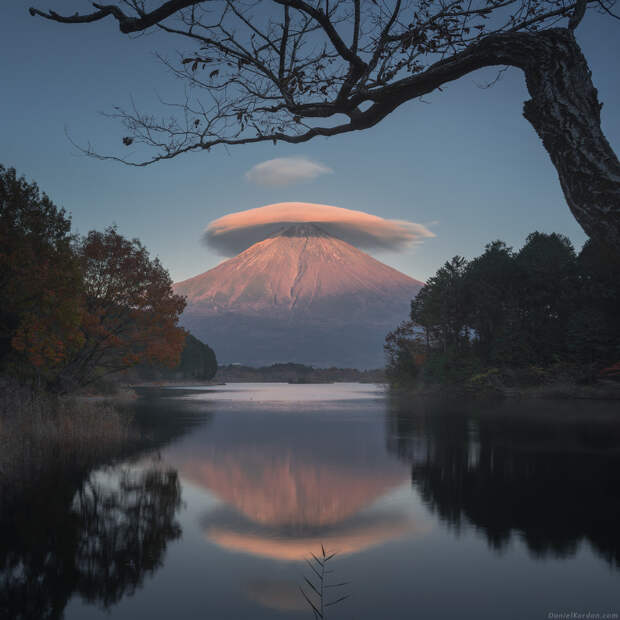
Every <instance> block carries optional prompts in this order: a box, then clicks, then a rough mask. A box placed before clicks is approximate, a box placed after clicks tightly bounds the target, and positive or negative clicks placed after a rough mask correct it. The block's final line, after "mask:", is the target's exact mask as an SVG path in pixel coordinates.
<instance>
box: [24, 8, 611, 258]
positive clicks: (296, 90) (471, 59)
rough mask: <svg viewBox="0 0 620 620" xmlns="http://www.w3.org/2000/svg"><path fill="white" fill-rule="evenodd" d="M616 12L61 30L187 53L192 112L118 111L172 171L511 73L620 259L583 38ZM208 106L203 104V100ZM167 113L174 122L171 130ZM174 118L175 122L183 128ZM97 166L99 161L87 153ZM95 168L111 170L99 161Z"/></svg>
mask: <svg viewBox="0 0 620 620" xmlns="http://www.w3.org/2000/svg"><path fill="white" fill-rule="evenodd" d="M614 4H615V0H574V1H573V0H468V1H467V2H463V0H411V1H401V0H394V1H387V0H372V1H362V0H332V1H331V2H329V1H328V0H324V1H319V0H307V1H304V0H265V1H263V2H251V1H249V2H242V1H240V0H209V1H207V0H167V1H166V2H163V1H162V0H158V1H157V2H148V1H146V0H124V2H122V4H117V5H115V4H109V5H102V4H96V3H94V10H93V11H92V12H90V13H84V14H79V13H76V14H74V15H61V14H59V13H57V12H55V11H42V10H39V9H35V8H31V9H30V13H31V14H32V15H37V16H41V17H44V18H46V19H50V20H53V21H56V22H61V23H68V24H84V23H88V22H94V21H98V20H101V19H106V18H111V19H112V20H114V21H115V22H116V23H117V24H118V26H119V28H120V30H121V32H123V33H126V34H132V33H141V32H144V31H146V30H148V29H150V28H153V29H158V30H160V31H163V32H166V33H168V34H170V35H172V36H175V37H177V38H178V39H179V40H184V41H186V42H187V44H188V48H187V51H186V53H185V54H184V55H183V56H182V58H180V59H179V60H178V61H168V65H169V67H170V69H172V71H173V72H174V73H176V74H177V75H178V76H180V77H181V78H183V79H185V80H186V81H187V82H188V84H189V85H190V86H191V87H192V88H190V89H188V96H187V99H186V101H185V102H183V103H180V104H176V106H173V107H172V108H170V110H168V111H167V112H166V114H165V115H162V118H161V119H160V118H157V117H156V116H154V115H152V114H148V113H143V112H140V111H136V110H134V109H132V110H123V109H117V111H116V113H115V116H117V117H118V118H120V119H121V121H122V122H123V123H124V124H125V126H126V129H127V135H126V136H125V137H124V138H123V142H124V143H125V144H126V145H131V144H139V145H141V146H143V147H145V148H146V149H147V152H149V153H150V154H148V155H146V156H145V157H144V158H143V159H141V160H138V161H134V160H131V161H129V160H128V159H125V158H122V157H118V156H111V157H110V158H111V159H117V160H121V161H125V162H126V163H132V164H134V165H146V164H149V163H152V162H155V161H159V160H163V159H170V158H173V157H176V156H178V155H180V154H183V153H187V152H189V151H208V150H209V149H211V148H213V147H215V146H217V145H221V144H224V145H235V144H248V143H254V142H264V141H273V142H274V143H275V142H277V141H278V140H280V141H283V142H290V143H301V142H305V141H307V140H310V139H312V138H314V137H316V136H334V135H337V134H342V133H346V132H350V131H356V130H363V129H367V128H369V127H372V126H373V125H375V124H377V123H378V122H380V121H381V120H382V119H384V118H385V117H386V116H388V115H389V114H390V113H391V112H392V111H394V110H395V109H396V108H398V107H399V106H401V105H402V104H403V103H405V102H407V101H410V100H412V99H415V98H418V97H422V96H424V95H427V94H428V93H430V92H432V91H435V90H438V89H441V88H442V87H443V86H444V85H445V84H447V83H449V82H451V81H453V80H456V79H458V78H460V77H462V76H464V75H466V74H469V73H471V72H472V71H475V70H477V69H480V68H483V67H506V66H508V67H515V68H517V69H519V70H521V71H522V72H523V73H524V75H525V81H526V85H527V88H528V91H529V94H530V97H531V99H530V100H529V101H527V102H526V103H525V105H524V108H523V114H524V116H525V118H526V119H527V120H528V121H529V122H530V123H531V124H532V126H533V127H534V129H535V130H536V132H537V133H538V135H539V136H540V138H541V140H542V142H543V145H544V147H545V149H546V150H547V152H548V153H549V156H550V158H551V161H552V162H553V164H554V166H555V168H556V170H557V172H558V176H559V180H560V184H561V186H562V189H563V192H564V195H565V197H566V201H567V203H568V206H569V207H570V209H571V211H572V213H573V215H574V216H575V218H576V219H577V220H578V222H579V223H580V224H581V226H582V227H583V229H584V230H585V232H586V233H587V234H588V235H589V236H591V237H594V238H596V239H598V240H599V241H602V242H605V243H607V244H608V245H609V246H611V247H615V248H616V249H618V248H620V161H619V160H618V158H617V156H616V155H615V153H614V152H613V150H612V149H611V147H610V145H609V143H608V142H607V140H606V138H605V136H604V135H603V133H602V130H601V124H600V108H601V104H600V103H599V101H598V97H597V91H596V89H595V87H594V85H593V83H592V80H591V73H590V69H589V67H588V63H587V61H586V59H585V57H584V55H583V54H582V52H581V49H580V47H579V45H578V43H577V41H576V39H575V35H574V32H575V29H576V28H577V27H578V25H579V24H580V23H581V22H582V20H583V19H584V18H586V16H587V15H588V14H589V13H590V12H591V11H594V10H597V11H600V12H603V13H606V14H609V15H610V16H614V17H615V15H614V14H613V12H612V10H613V6H614ZM200 93H204V95H205V96H204V97H200ZM168 112H172V116H170V114H169V113H168ZM175 112H178V114H176V115H175ZM91 154H94V153H92V152H91ZM98 156H101V155H100V154H99V155H98Z"/></svg>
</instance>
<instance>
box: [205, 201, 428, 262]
mask: <svg viewBox="0 0 620 620" xmlns="http://www.w3.org/2000/svg"><path fill="white" fill-rule="evenodd" d="M300 222H311V223H315V224H317V225H319V226H320V227H321V229H322V230H324V231H325V232H327V233H329V234H331V235H333V236H334V237H338V238H340V239H342V240H343V241H346V242H347V243H350V244H351V245H354V246H356V247H358V248H362V249H367V250H393V251H400V250H404V249H406V248H408V247H410V246H412V245H416V244H419V243H422V242H423V241H424V240H425V239H427V238H430V237H434V236H435V234H434V233H433V232H431V231H430V230H429V229H428V228H427V227H426V226H424V225H423V224H416V223H415V222H406V221H403V220H387V219H384V218H382V217H378V216H376V215H371V214H370V213H364V212H363V211H353V210H352V209H343V208H342V207H331V206H329V205H321V204H312V203H306V202H281V203H278V204H273V205H267V206H266V207H259V208H257V209H249V210H247V211H239V212H238V213H230V214H229V215H225V216H223V217H220V218H218V219H217V220H214V221H213V222H211V223H210V224H209V226H208V227H207V229H206V231H205V233H204V241H205V242H206V243H207V245H209V247H212V248H213V249H214V250H216V251H218V252H220V253H221V254H223V255H224V256H233V255H235V254H238V253H239V252H242V251H243V250H245V249H246V248H249V247H250V246H251V245H253V244H254V243H257V242H258V241H262V240H263V239H266V238H267V237H269V236H270V235H272V234H273V233H275V232H277V231H278V230H281V229H283V228H284V227H286V226H287V225H291V224H295V223H300Z"/></svg>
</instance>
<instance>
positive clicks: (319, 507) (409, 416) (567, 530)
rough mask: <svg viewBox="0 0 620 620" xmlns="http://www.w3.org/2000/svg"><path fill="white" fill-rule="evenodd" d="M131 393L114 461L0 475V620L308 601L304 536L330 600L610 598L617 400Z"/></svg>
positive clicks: (270, 390)
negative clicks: (338, 590)
mask: <svg viewBox="0 0 620 620" xmlns="http://www.w3.org/2000/svg"><path fill="white" fill-rule="evenodd" d="M145 394H152V395H154V396H156V397H155V398H144V399H141V400H138V401H137V402H136V403H134V404H133V405H132V408H133V409H134V413H135V420H136V423H137V424H138V425H139V426H140V427H141V428H143V429H144V431H145V432H144V434H143V439H142V440H141V441H140V442H138V443H137V445H135V446H130V447H129V448H128V449H126V450H125V451H124V452H123V454H118V455H111V460H113V461H115V462H116V463H117V464H116V465H109V464H108V465H107V466H104V465H105V464H103V463H100V464H95V465H94V467H93V468H91V469H89V468H85V469H81V470H77V471H74V470H71V469H68V468H67V467H66V463H63V461H62V459H59V462H58V463H56V464H50V466H49V467H47V468H43V469H41V468H39V470H38V471H39V475H38V478H36V479H32V480H29V481H27V483H23V484H19V485H16V484H13V485H11V484H7V483H6V480H4V479H3V478H1V477H0V619H1V620H5V618H6V619H11V620H41V619H43V620H60V619H61V618H64V619H65V620H103V619H104V618H107V619H111V620H135V619H137V618H148V619H149V620H169V619H170V618H179V620H185V619H186V618H187V619H188V620H193V619H194V618H196V619H197V620H201V619H203V618H205V619H206V618H215V619H217V620H226V619H231V620H232V619H241V618H252V619H253V620H272V619H273V618H296V617H298V618H300V619H301V618H303V617H310V615H311V614H309V610H308V606H307V604H306V602H305V601H304V600H303V597H302V596H301V594H300V593H299V588H298V586H299V585H300V584H302V583H304V581H303V578H304V576H305V574H306V573H307V572H308V571H309V568H308V566H307V565H306V564H305V562H303V560H305V559H307V558H308V557H310V554H311V553H313V552H314V553H317V552H319V551H320V549H321V545H324V546H325V547H326V548H327V549H328V550H329V551H330V552H331V551H335V552H338V555H337V556H336V559H335V560H334V563H333V568H334V570H335V576H334V578H335V579H336V580H337V581H345V582H348V584H349V585H347V588H346V590H347V593H350V594H351V596H350V598H349V599H347V600H346V602H345V603H344V604H343V605H342V607H338V608H334V612H333V614H332V615H330V616H329V617H333V618H338V617H355V618H359V619H360V620H376V619H377V618H390V619H395V620H409V619H410V618H412V617H416V618H418V617H419V618H423V619H424V620H444V619H448V618H454V617H458V618H466V619H467V618H471V619H472V620H474V619H475V620H491V619H495V618H503V617H510V618H539V617H540V618H543V617H547V615H548V614H549V613H550V612H554V611H557V612H563V611H567V610H568V611H571V610H576V611H588V610H589V611H592V612H593V613H607V612H618V611H620V609H619V608H618V592H619V591H620V588H619V586H620V571H619V570H618V569H619V568H620V529H619V528H618V523H620V415H619V412H618V407H617V403H611V402H610V403H604V402H600V403H595V402H583V403H575V402H568V401H566V402H553V401H504V402H489V401H460V402H455V401H449V400H445V399H444V400H437V399H435V400H426V399H422V398H409V399H407V400H401V399H397V398H392V397H390V396H389V395H385V394H384V393H383V391H382V390H380V389H376V388H373V387H372V386H361V385H360V386H355V385H348V386H347V385H344V386H343V385H321V386H318V385H315V386H307V385H306V386H276V385H270V386H260V385H245V386H234V385H230V386H225V387H221V388H220V387H215V388H211V389H210V390H208V391H202V392H199V391H197V390H185V391H183V390H172V389H170V390H147V391H145ZM317 554H318V553H317ZM525 592H527V596H524V593H525ZM614 606H615V607H614ZM330 610H331V608H330Z"/></svg>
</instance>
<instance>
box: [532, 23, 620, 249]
mask: <svg viewBox="0 0 620 620" xmlns="http://www.w3.org/2000/svg"><path fill="white" fill-rule="evenodd" d="M523 70H524V72H525V79H526V83H527V88H528V91H529V93H530V96H531V97H532V98H531V99H530V100H529V101H526V102H525V104H524V106H523V115H524V116H525V118H526V119H527V120H528V121H529V122H530V123H531V124H532V126H533V127H534V129H535V130H536V133H538V135H539V136H540V138H541V140H542V142H543V145H544V146H545V149H546V150H547V152H548V153H549V156H550V157H551V161H552V162H553V165H554V166H555V168H556V170H557V172H558V177H559V179H560V184H561V186H562V190H563V191H564V196H565V198H566V202H567V203H568V206H569V208H570V210H571V211H572V213H573V215H574V216H575V218H576V219H577V221H578V222H579V224H581V226H582V228H583V229H584V231H585V232H586V233H587V234H588V236H590V237H593V238H595V239H598V240H601V241H603V242H605V243H606V244H607V245H608V246H610V247H613V248H616V250H618V251H620V161H618V157H617V156H616V154H615V153H614V151H613V150H612V148H611V146H610V145H609V142H608V141H607V139H606V138H605V136H604V135H603V132H602V130H601V117H600V110H601V107H602V104H600V103H599V101H598V96H597V91H596V88H595V87H594V85H593V84H592V78H591V72H590V69H589V67H588V63H587V62H586V59H585V57H584V56H583V53H582V52H581V49H580V48H579V45H578V44H577V42H576V41H575V37H574V35H573V33H572V31H570V30H567V29H553V30H546V31H544V32H540V33H538V34H537V35H535V48H533V49H532V55H531V59H530V61H529V62H528V63H527V64H526V66H524V67H523Z"/></svg>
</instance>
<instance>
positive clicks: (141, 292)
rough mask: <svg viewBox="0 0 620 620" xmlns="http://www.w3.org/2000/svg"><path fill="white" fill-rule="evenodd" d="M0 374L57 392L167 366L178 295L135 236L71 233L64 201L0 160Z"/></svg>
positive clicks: (175, 351) (177, 352)
mask: <svg viewBox="0 0 620 620" xmlns="http://www.w3.org/2000/svg"><path fill="white" fill-rule="evenodd" d="M0 299H1V300H2V303H1V305H0V374H4V375H12V376H14V377H17V378H18V379H19V381H20V382H21V383H22V384H28V385H31V386H36V387H40V388H44V389H46V390H48V391H53V392H58V393H64V392H69V391H73V390H75V389H77V388H79V387H82V386H86V385H91V384H93V383H96V382H98V381H100V380H101V379H103V378H104V377H107V376H108V375H111V374H113V373H118V372H120V371H124V370H126V369H128V368H132V367H135V366H138V365H147V366H152V367H153V366H154V367H161V366H164V367H170V368H175V367H178V366H179V363H180V362H182V359H183V358H182V353H183V350H184V346H185V342H186V333H185V331H184V330H183V329H181V328H180V327H179V326H178V324H177V323H178V318H179V316H180V314H181V312H182V311H183V309H184V307H185V300H184V299H183V298H182V297H180V296H178V295H175V294H174V292H173V290H172V281H171V279H170V276H169V274H168V272H167V271H166V270H165V269H164V267H163V266H162V265H161V263H160V262H159V260H158V259H157V258H151V257H150V256H149V253H148V251H147V250H146V248H144V246H143V245H142V244H141V243H140V241H138V240H137V239H131V240H130V239H126V238H124V237H123V236H121V235H120V234H119V233H118V231H117V230H116V228H114V227H110V228H107V229H106V230H105V231H104V232H97V231H90V232H89V233H88V234H87V235H85V236H83V237H78V236H76V235H74V234H72V232H71V221H70V218H69V217H68V215H67V214H66V212H65V211H64V209H60V208H58V207H56V206H55V205H54V204H53V203H52V202H51V200H50V199H49V198H48V197H47V196H46V195H45V194H43V193H41V192H40V191H39V188H38V187H37V185H36V184H34V183H28V182H27V181H26V180H25V179H24V178H23V177H21V178H18V177H17V174H16V172H15V170H14V169H12V168H9V169H6V168H4V167H3V166H0Z"/></svg>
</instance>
